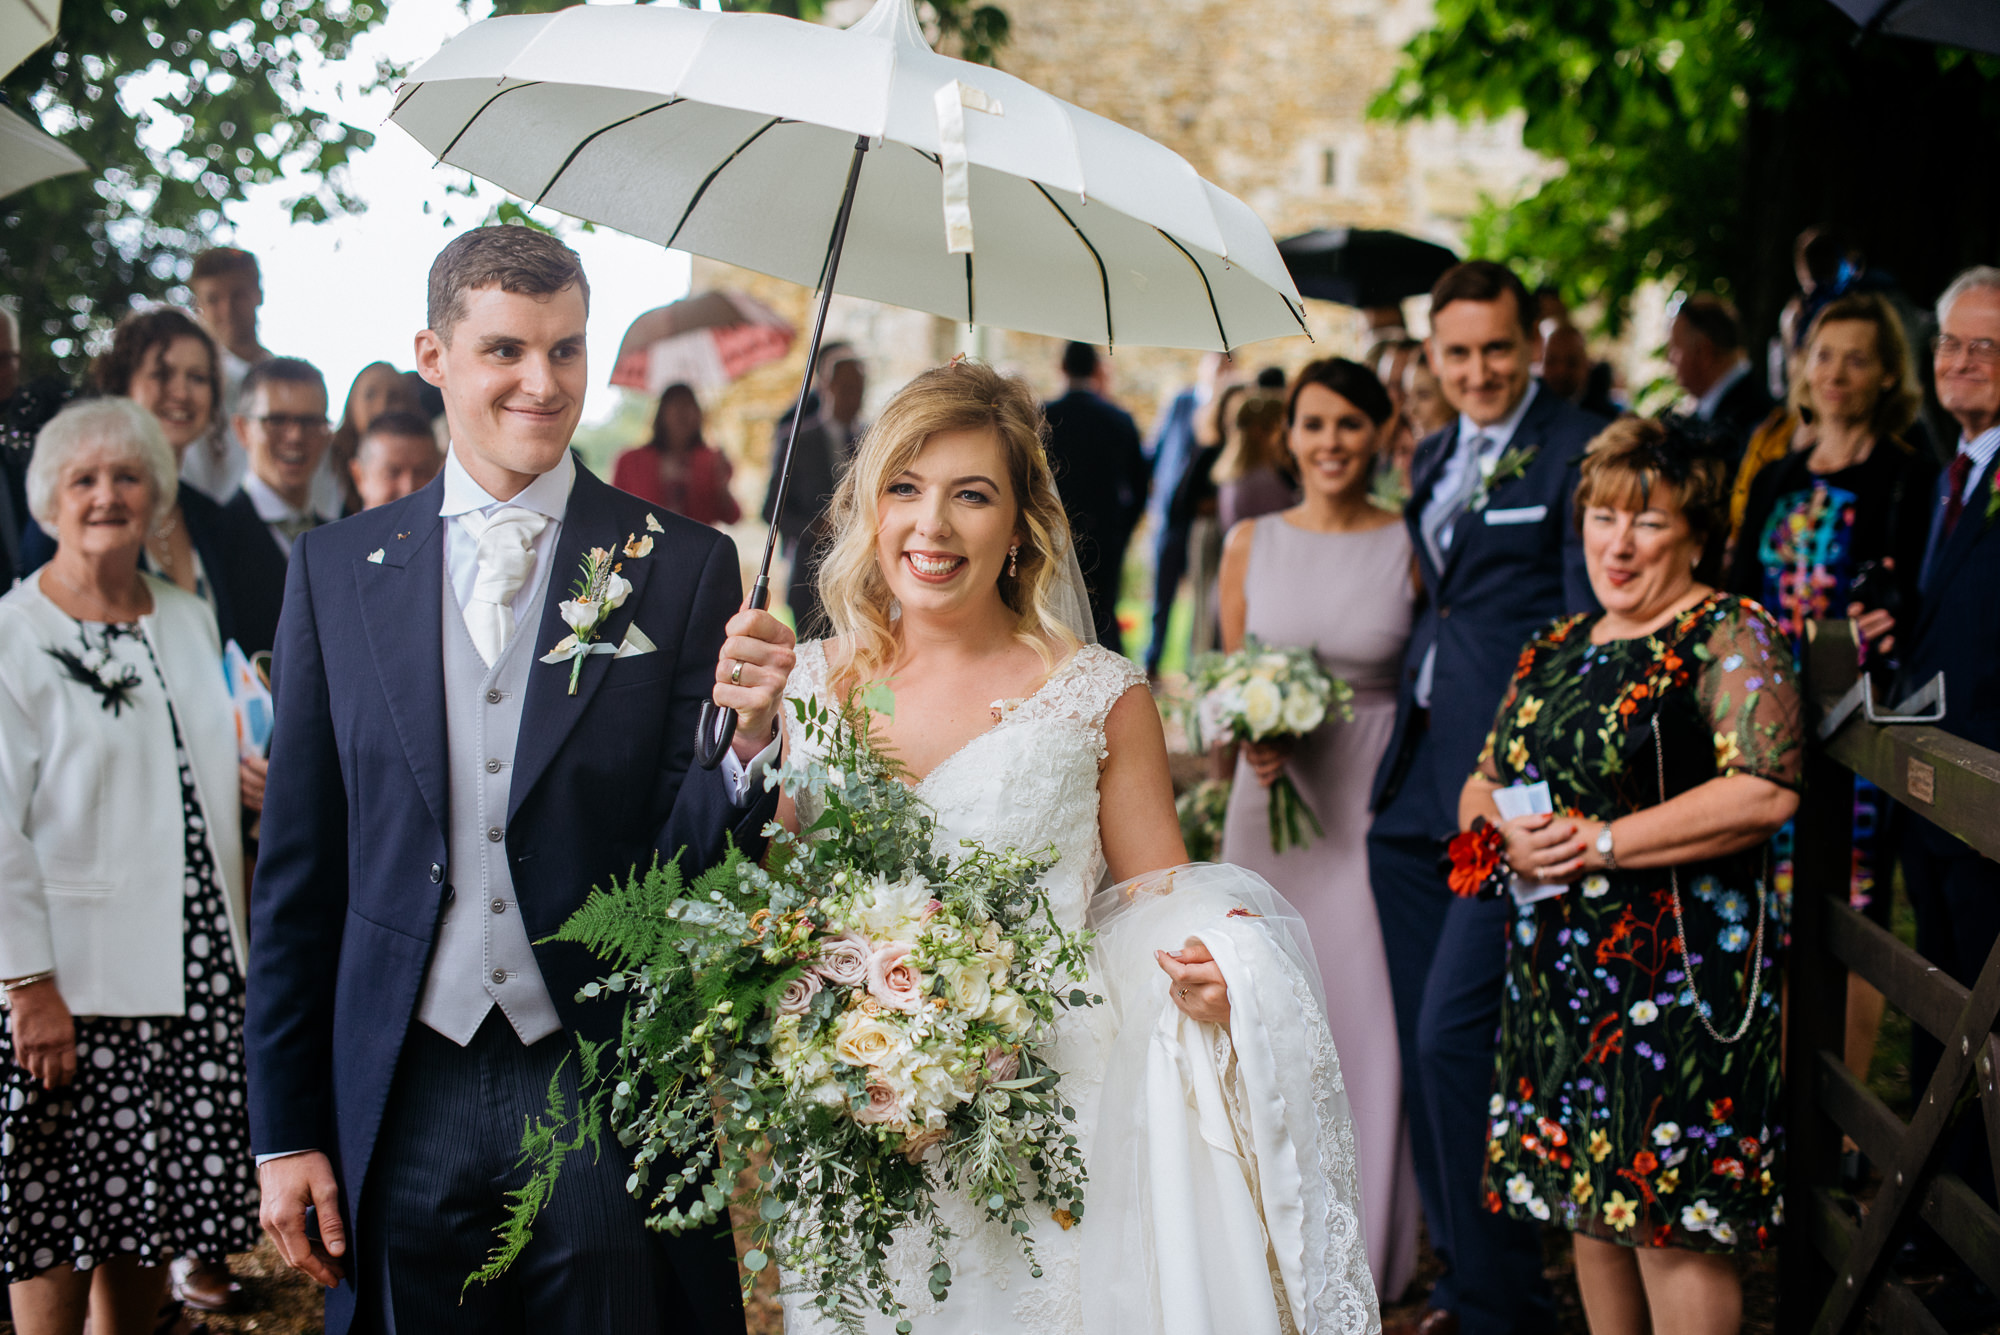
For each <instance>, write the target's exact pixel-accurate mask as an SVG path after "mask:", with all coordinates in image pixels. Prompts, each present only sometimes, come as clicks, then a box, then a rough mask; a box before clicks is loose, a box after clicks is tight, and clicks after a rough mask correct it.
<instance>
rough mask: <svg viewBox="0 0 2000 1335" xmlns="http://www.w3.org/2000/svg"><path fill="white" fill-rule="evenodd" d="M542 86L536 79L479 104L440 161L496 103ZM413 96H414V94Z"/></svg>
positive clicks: (518, 84)
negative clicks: (512, 94) (526, 89)
mask: <svg viewBox="0 0 2000 1335" xmlns="http://www.w3.org/2000/svg"><path fill="white" fill-rule="evenodd" d="M418 86H419V87H422V86H423V85H421V84H420V85H418ZM541 86H542V81H541V80H540V79H536V80H534V81H533V82H531V83H517V84H515V85H514V86H513V87H512V88H502V89H501V90H500V91H499V92H497V93H495V94H494V95H493V96H491V97H489V98H487V99H486V100H485V101H484V102H481V103H480V104H479V110H477V111H475V112H473V113H472V114H471V115H470V116H467V117H466V118H465V124H463V125H461V126H459V127H458V133H457V134H455V135H453V136H452V137H451V142H450V143H448V144H446V145H445V146H444V152H442V153H440V154H438V155H437V158H438V161H439V162H443V161H444V160H445V159H446V158H448V157H450V156H451V151H452V150H453V149H454V148H457V147H458V141H459V140H461V139H463V138H465V136H466V134H467V133H468V132H469V131H470V130H471V129H472V126H473V122H475V121H477V120H478V119H479V118H480V117H481V116H484V115H485V114H486V108H488V107H490V106H492V105H493V104H494V103H495V102H498V101H499V100H500V99H501V98H503V97H505V96H507V94H509V93H512V92H518V91H519V90H521V89H523V88H539V87H541ZM412 95H413V96H414V93H413V94H412Z"/></svg>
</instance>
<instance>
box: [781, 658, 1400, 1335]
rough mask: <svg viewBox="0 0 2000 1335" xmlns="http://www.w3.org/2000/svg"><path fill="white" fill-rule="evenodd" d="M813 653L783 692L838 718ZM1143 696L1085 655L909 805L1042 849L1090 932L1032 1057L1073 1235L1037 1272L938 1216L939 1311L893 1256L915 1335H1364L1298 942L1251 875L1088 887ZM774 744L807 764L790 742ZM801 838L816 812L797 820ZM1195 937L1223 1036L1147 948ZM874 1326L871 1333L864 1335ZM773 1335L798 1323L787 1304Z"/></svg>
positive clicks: (1317, 1010) (1325, 1066)
mask: <svg viewBox="0 0 2000 1335" xmlns="http://www.w3.org/2000/svg"><path fill="white" fill-rule="evenodd" d="M826 678H827V666H826V657H825V654H824V651H823V649H822V647H821V646H820V645H819V644H818V643H812V644H807V645H804V646H802V647H801V648H800V650H799V658H798V664H797V667H796V669H795V670H794V672H793V674H792V682H791V686H790V688H789V693H790V694H792V695H794V696H798V697H802V698H813V697H817V698H819V699H821V700H822V701H823V702H824V703H827V704H829V705H831V704H833V703H835V701H833V700H832V699H831V697H830V696H829V694H828V690H827V680H826ZM1144 680H1145V678H1144V675H1143V674H1142V673H1141V672H1140V670H1139V669H1138V668H1137V667H1135V666H1134V665H1133V664H1132V663H1131V662H1129V661H1128V660H1126V659H1125V658H1122V657H1120V656H1119V655H1117V654H1115V653H1112V652H1110V651H1109V650H1106V649H1103V648H1100V647H1097V646H1088V647H1086V648H1084V649H1082V650H1080V651H1078V653H1077V654H1076V655H1075V656H1074V657H1073V658H1072V659H1071V660H1070V661H1069V662H1068V663H1066V664H1064V665H1063V666H1061V667H1060V668H1058V669H1057V670H1056V671H1055V672H1054V673H1053V674H1052V675H1051V676H1050V678H1049V679H1048V681H1047V682H1046V683H1044V684H1043V686H1042V687H1041V689H1040V690H1038V691H1036V692H1035V693H1034V694H1033V695H1031V696H1029V697H1027V698H1025V699H1021V700H1005V701H996V702H995V706H994V708H995V711H996V715H997V717H996V721H995V722H994V724H993V726H992V727H991V728H990V729H988V730H987V731H985V732H983V733H981V734H979V735H978V736H976V737H974V738H973V739H972V740H971V741H970V742H968V743H967V744H966V745H965V746H964V747H962V748H961V749H960V750H959V751H957V752H956V753H954V754H953V755H951V756H950V757H948V758H947V759H946V760H945V761H944V762H943V763H941V764H940V765H939V766H938V767H937V768H936V769H934V770H933V771H932V772H931V773H930V774H929V775H927V776H925V778H924V779H923V781H922V782H921V783H920V784H919V785H918V788H917V791H918V793H919V795H920V796H922V797H923V799H924V800H925V802H926V803H927V804H928V805H929V806H930V807H931V809H932V810H933V811H934V812H935V813H936V816H937V821H938V834H939V839H940V840H942V841H948V842H949V843H950V844H951V845H952V846H954V847H955V846H956V845H957V844H958V842H959V841H961V840H972V841H977V842H979V843H982V844H985V845H986V846H988V847H990V848H1002V847H1009V846H1013V847H1018V848H1021V849H1024V850H1029V851H1036V850H1042V849H1048V848H1053V849H1054V851H1055V852H1056V853H1057V854H1058V855H1059V860H1058V861H1057V863H1056V865H1055V866H1054V868H1053V869H1052V870H1051V871H1050V872H1049V874H1048V886H1049V891H1050V903H1051V905H1052V909H1053V912H1054V913H1055V914H1056V915H1057V916H1058V917H1059V918H1060V919H1061V920H1062V922H1063V924H1064V925H1065V926H1067V927H1071V928H1075V927H1078V926H1084V925H1088V926H1089V927H1090V928H1092V929H1093V930H1095V931H1096V932H1097V933H1098V936H1097V940H1096V943H1095V947H1094V952H1093V968H1092V976H1091V978H1090V979H1089V980H1088V982H1089V986H1090V987H1092V988H1093V989H1094V990H1096V991H1098V992H1100V993H1101V994H1102V995H1104V997H1105V998H1106V1003H1105V1004H1104V1005H1102V1006H1094V1007H1087V1008H1083V1009H1079V1010H1073V1011H1067V1012H1065V1013H1063V1015H1062V1016H1061V1018H1060V1019H1059V1020H1058V1022H1057V1024H1056V1026H1055V1030H1054V1035H1053V1040H1052V1042H1051V1044H1050V1047H1049V1050H1048V1056H1049V1059H1050V1060H1051V1061H1052V1062H1053V1064H1054V1065H1055V1066H1056V1067H1057V1069H1059V1070H1061V1071H1062V1072H1063V1073H1064V1074H1063V1085H1062V1088H1063V1092H1064V1096H1065V1099H1066V1101H1067V1102H1068V1103H1069V1104H1070V1106H1072V1107H1073V1108H1074V1109H1075V1111H1076V1134H1077V1136H1078V1139H1079V1141H1080V1142H1081V1144H1082V1146H1083V1148H1084V1151H1085V1154H1086V1156H1087V1162H1088V1163H1089V1168H1090V1180H1089V1183H1088V1185H1087V1187H1086V1189H1085V1197H1084V1204H1085V1210H1084V1213H1083V1216H1082V1217H1081V1218H1080V1219H1078V1220H1077V1221H1075V1223H1074V1224H1073V1225H1072V1226H1069V1227H1063V1226H1061V1225H1060V1224H1059V1223H1058V1222H1057V1221H1056V1220H1053V1219H1051V1220H1047V1221H1044V1222H1042V1223H1040V1224H1038V1226H1037V1227H1036V1228H1035V1229H1034V1234H1033V1237H1034V1245H1035V1252H1036V1260H1037V1262H1038V1263H1039V1265H1040V1268H1041V1271H1042V1274H1041V1277H1040V1278H1036V1277H1034V1276H1033V1275H1031V1274H1030V1272H1029V1270H1028V1267H1027V1265H1026V1263H1025V1262H1024V1261H1023V1260H1022V1257H1021V1253H1020V1249H1019V1247H1018V1246H1017V1244H1016V1241H1015V1239H1014V1238H1013V1237H1012V1236H1011V1235H1010V1234H1009V1233H1008V1232H1007V1231H1006V1230H1005V1229H1003V1228H1000V1227H998V1226H995V1225H992V1224H989V1223H987V1222H986V1221H985V1219H984V1218H983V1216H982V1213H981V1212H980V1211H979V1210H978V1209H977V1208H976V1207H975V1206H974V1205H973V1203H972V1202H970V1201H968V1200H966V1199H964V1198H962V1197H959V1196H952V1197H948V1198H946V1199H945V1200H943V1201H942V1202H941V1203H940V1213H941V1214H942V1215H943V1216H944V1218H945V1220H946V1222H947V1223H948V1224H949V1225H950V1227H951V1231H952V1234H953V1238H952V1241H951V1242H950V1243H949V1244H948V1249H947V1259H948V1261H949V1263H950V1265H951V1270H952V1280H951V1286H950V1291H949V1293H948V1295H947V1296H946V1298H945V1299H944V1300H943V1301H941V1302H940V1301H937V1300H935V1299H933V1298H932V1296H931V1294H930V1290H929V1285H928V1280H929V1276H930V1273H931V1267H932V1260H931V1256H930V1253H929V1250H928V1247H927V1246H926V1244H925V1242H924V1239H922V1238H920V1237H914V1236H911V1237H904V1238H902V1239H899V1241H898V1243H897V1244H896V1247H895V1248H894V1250H892V1252H891V1265H892V1269H893V1271H894V1272H895V1273H896V1274H897V1275H898V1277H899V1286H898V1296H899V1297H900V1299H901V1300H902V1302H903V1303H904V1305H905V1306H906V1307H907V1309H908V1312H909V1318H910V1320H911V1322H912V1324H913V1326H914V1328H915V1332H916V1335H1077V1333H1078V1332H1085V1331H1087V1332H1089V1335H1371V1333H1372V1332H1376V1331H1379V1329H1380V1325H1381V1322H1380V1317H1379V1314H1378V1311H1377V1307H1376V1300H1375V1292H1374V1287H1373V1285H1372V1283H1371V1282H1370V1279H1369V1271H1368V1260H1367V1254H1366V1250H1365V1247H1364V1244H1363V1238H1362V1231H1361V1218H1360V1199H1361V1197H1360V1191H1359V1188H1358V1186H1357V1182H1356V1173H1355V1156H1354V1136H1353V1130H1352V1127H1351V1125H1350V1123H1349V1119H1348V1110H1347V1097H1346V1094H1345V1092H1344V1089H1343V1087H1342V1084H1341V1078H1340V1063H1339V1059H1338V1057H1337V1055H1336V1054H1335V1052H1334V1045H1333V1038H1332V1036H1331V1035H1330V1034H1329V1033H1328V1031H1327V1026H1326V1021H1325V1014H1324V1002H1323V1000H1322V999H1321V996H1320V985H1319V972H1318V969H1317V968H1316V967H1315V965H1314V962H1313V957H1312V953H1311V952H1312V948H1311V945H1310V943H1309V942H1308V941H1307V938H1306V933H1305V927H1304V924H1303V923H1302V922H1301V921H1300V920H1299V919H1298V916H1297V915H1296V914H1295V913H1294V912H1292V910H1291V908H1290V907H1289V906H1288V905H1286V904H1285V902H1284V901H1283V899H1282V898H1281V897H1279V896H1278V894H1277V893H1276V892H1275V891H1273V890H1272V889H1271V888H1270V887H1269V885H1267V884H1266V883H1265V882H1264V881H1262V880H1261V879H1259V878H1258V877H1256V876H1254V875H1252V874H1250V873H1248V872H1244V871H1242V870H1240V869H1238V868H1233V867H1220V866H1209V865H1193V866H1188V867H1180V868H1174V869H1172V870H1170V871H1167V872H1162V873H1156V874H1154V875H1152V876H1148V877H1142V878H1139V879H1138V880H1137V881H1134V882H1129V883H1126V884H1124V885H1119V886H1112V887H1110V888H1109V889H1105V890H1101V891H1100V890H1099V883H1100V881H1101V880H1102V878H1103V875H1104V871H1105V862H1104V850H1103V845H1102V841H1101V839H1100V837H1099V831H1098V794H1097V782H1098V773H1099V767H1100V764H1101V762H1102V761H1103V759H1104V758H1105V757H1106V756H1107V755H1108V752H1107V751H1106V750H1105V737H1104V722H1105V718H1106V716H1107V715H1108V714H1109V713H1110V711H1111V707H1112V705H1113V704H1115V703H1116V702H1117V700H1118V698H1119V697H1120V696H1121V695H1123V694H1124V693H1125V692H1126V691H1127V690H1128V689H1130V688H1131V687H1133V686H1135V685H1139V684H1142V683H1143V682H1144ZM791 744H792V745H794V746H798V745H802V744H804V743H803V742H802V739H801V738H800V736H799V735H798V733H797V732H796V731H794V733H793V735H792V738H791ZM801 815H802V816H803V818H804V819H805V820H807V821H810V820H812V819H813V818H814V817H815V816H816V815H817V812H813V811H804V812H802V813H801ZM1189 936H1198V937H1200V938H1201V940H1202V941H1203V943H1204V944H1206V945H1207V946H1208V948H1209V950H1210V951H1211V952H1212V953H1213V954H1214V956H1215V958H1216V962H1217V963H1218V964H1219V965H1220V966H1221V968H1222V971H1223V974H1224V976H1225V978H1226V979H1227V980H1228V983H1229V993H1230V1005H1231V1021H1230V1025H1229V1027H1228V1029H1227V1030H1225V1029H1223V1028H1222V1027H1220V1026H1216V1025H1205V1024H1198V1023H1196V1022H1194V1021H1192V1020H1190V1019H1188V1018H1187V1017H1186V1016H1185V1015H1184V1014H1183V1013H1182V1012H1181V1011H1180V1010H1179V1009H1178V1008H1177V1007H1175V1006H1174V1005H1172V1004H1171V1002H1170V1001H1169V1000H1168V998H1167V981H1168V980H1167V977H1166V975H1165V974H1164V973H1163V972H1161V970H1160V968H1159V966H1158V964H1157V963H1156V962H1155V961H1154V959H1153V954H1152V952H1153V949H1154V948H1155V947H1161V948H1165V949H1170V950H1177V949H1179V948H1180V946H1181V944H1182V942H1183V941H1185V940H1186V939H1187V938H1188V937H1189ZM892 1326H893V1323H892V1322H890V1321H889V1320H887V1319H884V1318H882V1317H880V1316H871V1318H870V1319H869V1321H868V1327H867V1328H868V1330H869V1331H870V1335H876V1333H877V1332H880V1335H889V1332H890V1331H891V1329H892ZM785 1328H786V1330H787V1332H789V1333H790V1335H805V1333H808V1332H810V1333H811V1335H820V1332H823V1331H825V1330H826V1329H827V1327H826V1326H825V1324H824V1323H823V1322H822V1321H821V1319H820V1318H819V1316H818V1314H817V1313H815V1312H813V1311H812V1310H810V1309H809V1308H807V1307H806V1306H805V1305H804V1304H802V1303H800V1302H798V1301H796V1299H794V1298H791V1297H788V1298H787V1299H786V1326H785Z"/></svg>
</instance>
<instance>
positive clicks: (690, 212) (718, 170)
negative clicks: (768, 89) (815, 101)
mask: <svg viewBox="0 0 2000 1335" xmlns="http://www.w3.org/2000/svg"><path fill="white" fill-rule="evenodd" d="M784 119H785V118H784V117H783V116H773V117H771V119H770V120H767V121H765V122H764V123H763V124H762V125H760V126H758V127H757V132H756V133H755V134H753V135H751V136H750V137H749V138H748V139H745V140H744V141H743V142H742V143H740V144H738V145H737V146H736V151H735V152H733V153H731V154H730V155H729V156H728V157H726V158H724V159H723V160H722V161H721V162H718V163H717V164H716V165H715V170H714V171H712V172H710V173H709V174H708V175H707V176H706V177H704V178H703V179H702V183H701V185H700V186H699V187H697V188H696V190H695V192H694V198H693V199H690V200H689V201H688V206H687V208H686V210H684V211H683V212H682V214H681V220H680V221H679V222H677V223H675V224H674V230H673V235H671V236H669V237H668V238H667V248H668V249H670V250H671V249H672V248H673V244H674V242H676V241H678V240H679V239H680V235H681V229H682V228H683V227H686V226H687V225H688V219H689V218H692V217H693V216H694V211H695V209H696V208H697V207H698V206H699V205H700V204H701V197H702V196H703V195H705V194H707V193H708V188H709V187H710V186H712V185H714V184H715V178H716V177H718V176H720V175H722V173H723V171H724V169H726V168H727V167H728V166H729V164H730V163H732V162H734V161H736V159H738V158H739V157H742V156H743V153H744V150H746V149H748V148H749V147H750V145H752V144H754V143H756V142H757V141H758V140H759V139H761V138H762V137H763V135H764V131H766V130H768V129H770V128H771V127H772V126H773V125H779V124H782V123H783V122H784Z"/></svg>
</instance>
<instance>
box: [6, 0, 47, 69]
mask: <svg viewBox="0 0 2000 1335" xmlns="http://www.w3.org/2000/svg"><path fill="white" fill-rule="evenodd" d="M61 12H62V3H61V0H0V75H4V74H11V73H12V72H13V70H14V67H15V66H16V65H18V64H20V63H21V62H22V61H24V60H26V59H27V58H28V57H29V56H31V55H33V54H34V53H35V52H37V51H39V50H41V49H42V47H44V46H45V45H47V44H48V43H49V42H51V41H53V40H54V39H55V35H56V22H57V20H58V19H59V18H60V17H61Z"/></svg>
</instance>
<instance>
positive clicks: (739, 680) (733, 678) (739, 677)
mask: <svg viewBox="0 0 2000 1335" xmlns="http://www.w3.org/2000/svg"><path fill="white" fill-rule="evenodd" d="M729 684H730V685H731V686H741V685H742V684H743V664H742V663H740V662H739V663H737V665H736V666H735V667H733V668H731V669H729Z"/></svg>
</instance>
